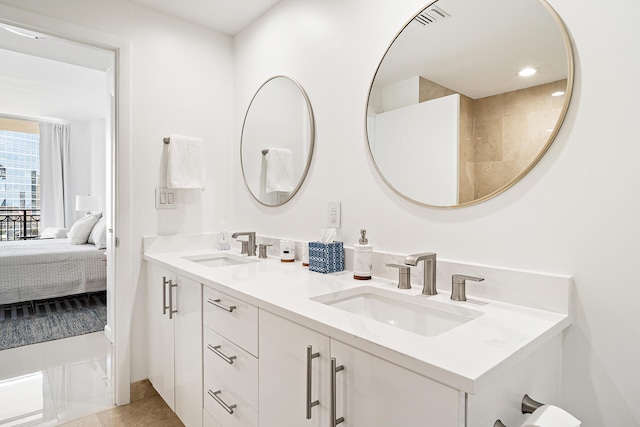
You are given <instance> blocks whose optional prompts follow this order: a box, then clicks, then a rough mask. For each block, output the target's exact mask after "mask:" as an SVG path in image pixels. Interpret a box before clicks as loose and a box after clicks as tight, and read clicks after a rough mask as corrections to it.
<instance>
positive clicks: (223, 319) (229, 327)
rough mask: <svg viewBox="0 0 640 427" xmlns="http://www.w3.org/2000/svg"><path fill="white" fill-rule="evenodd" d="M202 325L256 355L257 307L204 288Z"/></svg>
mask: <svg viewBox="0 0 640 427" xmlns="http://www.w3.org/2000/svg"><path fill="white" fill-rule="evenodd" d="M202 305H203V308H202V310H203V317H204V320H203V321H204V325H205V326H208V327H210V328H211V329H213V330H214V331H216V332H217V333H218V334H220V335H222V336H223V337H225V338H226V339H228V340H229V341H231V342H233V343H234V344H236V345H237V346H238V347H240V348H242V349H244V350H246V351H248V352H249V353H251V354H253V355H254V356H256V357H257V356H258V308H257V307H255V306H253V305H251V304H247V303H246V302H244V301H242V300H239V299H237V298H234V297H230V296H228V295H226V294H224V293H222V292H218V291H216V290H213V289H211V288H207V287H205V288H204V293H203V299H202Z"/></svg>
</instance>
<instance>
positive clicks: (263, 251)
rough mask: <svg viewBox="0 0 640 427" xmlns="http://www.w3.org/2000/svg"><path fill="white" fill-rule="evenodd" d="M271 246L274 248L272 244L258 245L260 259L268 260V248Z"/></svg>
mask: <svg viewBox="0 0 640 427" xmlns="http://www.w3.org/2000/svg"><path fill="white" fill-rule="evenodd" d="M269 246H273V245H272V244H271V243H260V244H258V258H266V257H267V248H268V247H269Z"/></svg>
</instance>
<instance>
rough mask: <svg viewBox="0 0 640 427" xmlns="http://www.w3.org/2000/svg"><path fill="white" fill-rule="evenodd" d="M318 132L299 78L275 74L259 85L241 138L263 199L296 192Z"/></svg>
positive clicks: (245, 164)
mask: <svg viewBox="0 0 640 427" xmlns="http://www.w3.org/2000/svg"><path fill="white" fill-rule="evenodd" d="M314 135H315V129H314V121H313V111H312V110H311V103H310V102H309V99H308V98H307V94H306V93H305V92H304V90H303V89H302V87H301V86H300V85H299V84H298V83H297V82H296V81H295V80H292V79H290V78H289V77H285V76H275V77H272V78H270V79H269V80H267V81H266V82H265V83H264V84H263V85H262V86H260V88H259V89H258V91H257V92H256V94H255V95H254V96H253V99H252V100H251V103H250V104H249V108H248V109H247V114H246V115H245V118H244V124H243V126H242V137H241V141H240V163H241V164H242V173H243V175H244V180H245V183H246V184H247V188H248V189H249V192H250V193H251V195H252V196H253V197H254V198H255V199H256V200H257V201H258V202H260V203H262V204H263V205H265V206H279V205H282V204H284V203H286V202H287V201H289V200H290V199H291V198H292V197H293V196H294V195H295V194H296V192H297V191H298V190H299V189H300V186H301V185H302V182H303V181H304V178H305V176H306V175H307V171H308V169H309V165H310V164H311V156H312V154H313V145H314Z"/></svg>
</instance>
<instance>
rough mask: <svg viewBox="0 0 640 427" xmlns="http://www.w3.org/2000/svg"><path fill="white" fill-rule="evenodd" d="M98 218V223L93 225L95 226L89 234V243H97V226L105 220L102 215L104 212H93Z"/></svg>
mask: <svg viewBox="0 0 640 427" xmlns="http://www.w3.org/2000/svg"><path fill="white" fill-rule="evenodd" d="M93 215H94V216H95V217H96V219H97V220H98V222H96V225H94V226H93V228H92V229H91V233H90V234H89V239H88V240H87V243H91V244H94V243H96V232H97V231H96V227H97V226H98V224H100V221H104V218H102V217H101V215H102V214H100V213H97V214H93Z"/></svg>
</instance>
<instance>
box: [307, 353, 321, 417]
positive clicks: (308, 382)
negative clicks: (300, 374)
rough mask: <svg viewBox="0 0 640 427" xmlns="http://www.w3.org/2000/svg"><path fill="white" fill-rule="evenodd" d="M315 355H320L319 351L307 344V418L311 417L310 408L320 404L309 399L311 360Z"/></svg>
mask: <svg viewBox="0 0 640 427" xmlns="http://www.w3.org/2000/svg"><path fill="white" fill-rule="evenodd" d="M316 357H320V353H318V352H316V353H314V352H313V349H312V347H311V346H310V345H308V346H307V419H308V420H310V419H311V408H313V407H314V406H316V405H319V404H320V401H318V400H314V401H313V402H312V401H311V361H312V360H313V359H315V358H316Z"/></svg>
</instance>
